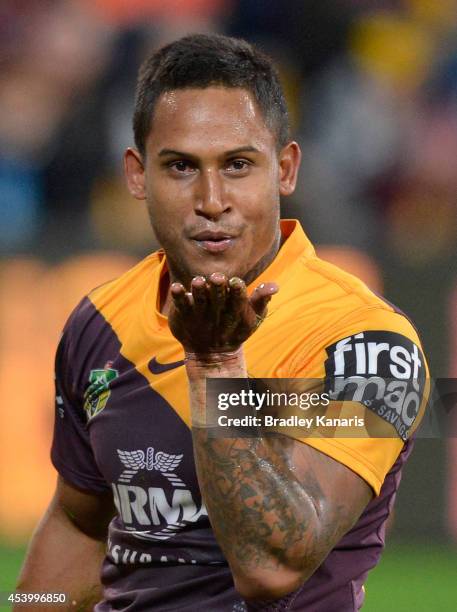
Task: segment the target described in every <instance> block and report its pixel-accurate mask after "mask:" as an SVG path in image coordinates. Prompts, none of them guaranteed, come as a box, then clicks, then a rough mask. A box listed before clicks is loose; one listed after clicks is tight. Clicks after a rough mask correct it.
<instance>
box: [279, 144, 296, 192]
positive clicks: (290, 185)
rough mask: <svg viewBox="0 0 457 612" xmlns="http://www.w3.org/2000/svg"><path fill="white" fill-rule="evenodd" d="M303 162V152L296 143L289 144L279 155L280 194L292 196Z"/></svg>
mask: <svg viewBox="0 0 457 612" xmlns="http://www.w3.org/2000/svg"><path fill="white" fill-rule="evenodd" d="M300 162H301V150H300V147H299V146H298V143H297V142H295V141H292V142H289V144H287V145H286V146H285V147H284V148H283V149H282V150H281V152H280V154H279V193H280V194H281V195H283V196H288V195H291V194H292V193H293V192H294V191H295V186H296V184H297V176H298V169H299V167H300Z"/></svg>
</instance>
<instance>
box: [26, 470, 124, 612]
mask: <svg viewBox="0 0 457 612" xmlns="http://www.w3.org/2000/svg"><path fill="white" fill-rule="evenodd" d="M113 514H114V507H113V502H112V498H111V494H109V495H108V494H106V495H91V494H88V493H83V492H81V491H79V490H77V489H75V488H73V487H72V486H70V485H69V484H67V483H66V482H65V481H64V480H63V479H62V478H61V477H59V479H58V483H57V488H56V492H55V495H54V497H53V499H52V501H51V503H50V505H49V507H48V509H47V511H46V513H45V515H44V516H43V518H42V519H41V522H40V523H39V525H38V527H37V529H36V531H35V533H34V535H33V538H32V541H31V543H30V546H29V550H28V552H27V556H26V559H25V562H24V566H23V568H22V570H21V573H20V576H19V578H18V584H17V589H18V590H22V591H26V592H47V593H66V594H67V605H66V609H68V610H80V611H83V610H84V611H85V610H91V609H92V608H93V606H94V605H95V603H96V602H97V601H100V599H101V584H100V567H101V562H102V559H103V556H104V550H105V541H106V533H107V526H108V523H109V521H110V519H111V517H112V516H113ZM73 601H75V602H76V604H73V603H72V602H73ZM25 609H27V608H26V607H24V606H18V607H17V610H18V611H19V610H25ZM32 609H35V610H36V606H35V607H34V608H32V607H30V610H32ZM40 609H41V610H47V609H49V610H55V609H56V606H55V605H53V606H49V608H46V607H43V606H41V607H40Z"/></svg>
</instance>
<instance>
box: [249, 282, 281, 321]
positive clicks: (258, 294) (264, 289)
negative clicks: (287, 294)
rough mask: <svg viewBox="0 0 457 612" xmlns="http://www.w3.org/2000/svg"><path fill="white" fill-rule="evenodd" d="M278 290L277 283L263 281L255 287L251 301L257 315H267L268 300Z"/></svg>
mask: <svg viewBox="0 0 457 612" xmlns="http://www.w3.org/2000/svg"><path fill="white" fill-rule="evenodd" d="M278 291H279V287H278V285H277V284H276V283H262V284H261V285H259V286H258V287H256V288H255V289H254V292H253V293H252V295H251V297H250V298H249V301H250V303H251V306H252V308H253V309H254V311H255V313H256V315H258V316H259V317H264V316H265V315H266V311H267V305H268V302H269V301H270V300H271V298H272V297H273V295H274V294H275V293H277V292H278Z"/></svg>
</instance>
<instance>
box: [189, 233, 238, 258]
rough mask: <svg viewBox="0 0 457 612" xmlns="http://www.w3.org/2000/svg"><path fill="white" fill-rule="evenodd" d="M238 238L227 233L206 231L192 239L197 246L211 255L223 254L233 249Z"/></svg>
mask: <svg viewBox="0 0 457 612" xmlns="http://www.w3.org/2000/svg"><path fill="white" fill-rule="evenodd" d="M236 238H237V237H236V236H232V235H230V234H227V233H225V232H211V231H204V232H200V233H199V234H196V235H195V236H192V237H191V240H193V241H194V242H195V243H196V245H197V246H198V247H199V248H200V249H203V250H204V251H207V252H209V253H222V252H224V251H227V250H228V249H229V248H231V247H232V246H233V244H234V242H235V240H236Z"/></svg>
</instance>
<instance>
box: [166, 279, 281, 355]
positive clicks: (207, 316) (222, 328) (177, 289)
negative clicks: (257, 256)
mask: <svg viewBox="0 0 457 612" xmlns="http://www.w3.org/2000/svg"><path fill="white" fill-rule="evenodd" d="M277 291H278V286H277V285H276V284H275V283H262V284H261V285H259V286H258V287H257V288H256V289H255V290H254V291H253V293H252V295H251V296H250V297H248V295H247V290H246V285H245V283H244V281H243V280H241V279H240V278H237V277H233V278H231V279H230V280H228V279H227V278H226V276H225V275H224V274H221V273H219V272H214V273H213V274H211V276H210V277H209V278H208V279H205V278H204V277H203V276H196V277H194V278H193V279H192V282H191V286H190V292H186V290H185V288H184V286H183V285H181V283H173V284H172V285H171V297H172V305H171V309H170V313H169V316H168V322H169V325H170V329H171V332H172V334H173V335H174V336H175V338H176V339H177V340H179V341H180V342H181V344H182V345H183V346H184V350H185V351H186V352H189V353H196V354H209V353H223V352H232V351H236V350H237V349H238V348H239V347H240V346H241V344H242V343H243V342H245V340H247V339H248V338H249V336H250V335H251V334H253V333H254V332H255V330H256V329H257V328H258V327H259V325H260V323H261V322H262V321H263V319H264V318H265V316H266V313H267V304H268V302H269V301H270V299H271V297H272V295H274V294H275V293H277Z"/></svg>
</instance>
